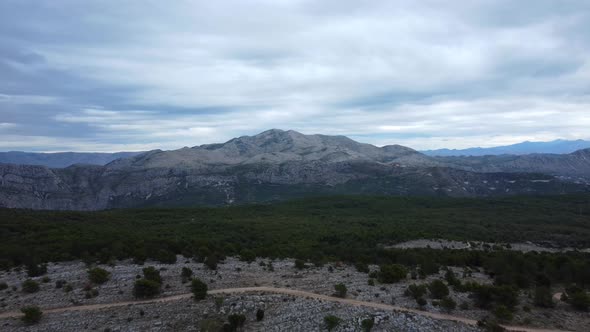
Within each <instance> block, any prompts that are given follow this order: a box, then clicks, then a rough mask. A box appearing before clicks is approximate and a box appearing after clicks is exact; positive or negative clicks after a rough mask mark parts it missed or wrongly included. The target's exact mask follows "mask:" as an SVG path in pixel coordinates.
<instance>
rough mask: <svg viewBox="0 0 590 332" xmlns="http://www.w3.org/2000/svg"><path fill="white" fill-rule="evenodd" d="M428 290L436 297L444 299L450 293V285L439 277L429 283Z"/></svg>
mask: <svg viewBox="0 0 590 332" xmlns="http://www.w3.org/2000/svg"><path fill="white" fill-rule="evenodd" d="M428 290H429V291H430V296H431V297H432V298H434V299H442V298H444V297H445V296H447V295H449V287H447V285H445V283H444V282H443V281H442V280H438V279H437V280H433V281H432V282H431V283H430V284H429V285H428Z"/></svg>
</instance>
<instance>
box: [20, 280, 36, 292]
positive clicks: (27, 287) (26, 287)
mask: <svg viewBox="0 0 590 332" xmlns="http://www.w3.org/2000/svg"><path fill="white" fill-rule="evenodd" d="M21 287H22V289H23V292H25V293H35V292H38V291H39V283H37V282H36V281H34V280H31V279H27V280H25V281H24V282H23V284H22V286H21Z"/></svg>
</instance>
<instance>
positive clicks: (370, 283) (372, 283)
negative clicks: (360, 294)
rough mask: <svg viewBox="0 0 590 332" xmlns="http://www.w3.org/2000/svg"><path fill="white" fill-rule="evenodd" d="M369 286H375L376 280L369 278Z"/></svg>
mask: <svg viewBox="0 0 590 332" xmlns="http://www.w3.org/2000/svg"><path fill="white" fill-rule="evenodd" d="M367 285H369V286H375V279H373V278H369V280H367Z"/></svg>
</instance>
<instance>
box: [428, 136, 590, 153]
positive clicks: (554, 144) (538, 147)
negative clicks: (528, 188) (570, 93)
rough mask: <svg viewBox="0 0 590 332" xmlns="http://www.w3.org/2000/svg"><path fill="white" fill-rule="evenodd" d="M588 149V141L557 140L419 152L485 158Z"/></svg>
mask: <svg viewBox="0 0 590 332" xmlns="http://www.w3.org/2000/svg"><path fill="white" fill-rule="evenodd" d="M587 148H590V141H584V140H581V139H580V140H576V141H568V140H562V139H558V140H555V141H551V142H529V141H526V142H522V143H518V144H513V145H506V146H496V147H493V148H469V149H462V150H455V149H439V150H426V151H420V152H422V153H424V154H426V155H429V156H442V157H446V156H486V155H501V154H513V155H524V154H531V153H555V154H566V153H572V152H575V151H578V150H582V149H587Z"/></svg>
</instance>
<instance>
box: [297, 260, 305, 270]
mask: <svg viewBox="0 0 590 332" xmlns="http://www.w3.org/2000/svg"><path fill="white" fill-rule="evenodd" d="M295 268H296V269H298V270H303V269H304V268H305V262H304V261H303V260H301V259H296V260H295Z"/></svg>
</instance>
